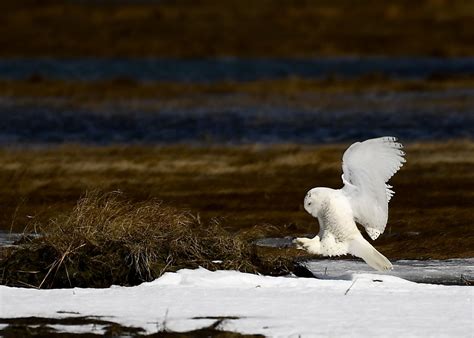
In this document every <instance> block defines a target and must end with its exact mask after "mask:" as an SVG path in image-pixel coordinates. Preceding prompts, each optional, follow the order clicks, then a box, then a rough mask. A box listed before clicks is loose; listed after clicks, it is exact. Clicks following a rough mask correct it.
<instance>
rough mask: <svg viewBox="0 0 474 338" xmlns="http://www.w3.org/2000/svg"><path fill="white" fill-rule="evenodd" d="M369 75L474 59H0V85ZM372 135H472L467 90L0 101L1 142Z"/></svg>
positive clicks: (472, 101)
mask: <svg viewBox="0 0 474 338" xmlns="http://www.w3.org/2000/svg"><path fill="white" fill-rule="evenodd" d="M373 73H377V74H382V75H385V76H388V77H398V78H402V79H408V78H427V77H430V76H436V75H459V74H462V75H469V74H472V75H474V58H457V59H441V58H362V59H360V58H327V59H313V60H303V59H300V60H297V59H292V60H285V59H208V60H205V59H204V60H172V59H143V60H139V59H132V60H121V59H78V60H53V59H12V60H0V79H2V78H3V79H5V78H11V79H21V78H29V77H31V76H32V75H35V76H43V77H47V78H58V79H67V80H79V79H80V80H96V79H114V78H123V77H125V78H130V79H132V80H137V81H148V80H153V81H178V82H180V81H184V82H212V81H218V80H235V81H248V80H255V79H269V78H282V77H288V76H300V77H306V78H318V77H326V76H332V75H335V76H340V77H354V76H361V75H365V74H373ZM380 135H394V136H397V137H399V138H401V139H403V140H404V141H405V140H406V141H416V140H443V139H453V138H473V137H474V89H471V88H467V89H466V88H464V89H450V90H438V91H410V92H387V93H377V92H367V91H366V92H363V93H339V94H334V93H332V94H330V93H326V94H311V95H309V94H305V93H299V94H298V93H297V94H295V95H294V96H293V97H278V95H273V96H269V97H266V98H262V97H260V98H256V97H251V96H246V95H243V94H241V95H224V94H221V95H218V94H213V95H212V94H201V95H194V96H191V97H189V98H188V97H181V98H180V99H176V100H174V101H173V99H167V100H164V101H160V100H133V99H129V100H123V101H114V102H96V103H82V102H70V101H68V100H67V98H50V99H38V98H31V99H28V98H25V97H22V98H7V97H3V98H2V97H0V144H1V145H10V144H22V145H30V144H59V143H70V142H77V143H87V144H114V143H127V144H128V143H131V144H169V143H193V144H209V143H224V144H241V143H255V142H257V143H326V142H345V141H353V140H361V139H365V138H370V137H376V136H380Z"/></svg>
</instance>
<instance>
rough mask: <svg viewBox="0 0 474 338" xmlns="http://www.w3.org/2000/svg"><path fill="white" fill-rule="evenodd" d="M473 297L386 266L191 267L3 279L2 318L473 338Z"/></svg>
mask: <svg viewBox="0 0 474 338" xmlns="http://www.w3.org/2000/svg"><path fill="white" fill-rule="evenodd" d="M346 277H347V276H346ZM473 295H474V289H473V288H472V287H470V286H443V285H432V284H418V283H414V282H410V281H407V280H404V279H401V278H399V277H394V276H389V275H380V274H352V275H351V277H350V278H349V277H347V278H345V279H330V280H322V279H315V278H295V277H268V276H258V275H252V274H245V273H240V272H236V271H216V272H211V271H208V270H205V269H197V270H187V269H185V270H180V271H178V272H177V273H166V274H165V275H163V276H162V277H161V278H159V279H157V280H155V281H153V282H150V283H144V284H142V285H139V286H136V287H111V288H108V289H79V288H76V289H55V290H35V289H22V288H11V287H5V286H1V287H0V301H1V307H0V318H20V317H29V316H36V317H47V318H64V317H71V316H78V317H79V316H81V317H82V316H91V317H92V316H94V317H101V319H104V320H108V321H112V322H117V323H121V324H122V325H125V326H133V327H139V328H143V329H144V330H146V332H147V333H153V332H157V331H160V330H163V329H165V328H166V329H167V330H172V331H189V330H193V329H197V328H202V327H206V326H209V325H211V324H213V323H215V322H216V320H217V318H219V317H227V319H225V320H223V321H222V322H221V324H220V325H219V326H218V329H221V330H229V331H236V332H241V333H260V334H263V335H267V336H299V335H301V336H315V335H316V336H323V337H326V336H330V337H345V336H351V337H354V336H355V337H362V336H363V337H369V336H372V337H375V336H377V337H380V336H384V337H406V336H410V337H413V336H416V337H428V336H431V337H433V336H436V337H473V332H474V321H473V319H474V318H473V307H474V305H473V304H474V303H473ZM71 329H73V330H77V327H74V328H73V327H71ZM61 330H68V328H67V326H61Z"/></svg>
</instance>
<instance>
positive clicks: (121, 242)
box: [0, 192, 293, 288]
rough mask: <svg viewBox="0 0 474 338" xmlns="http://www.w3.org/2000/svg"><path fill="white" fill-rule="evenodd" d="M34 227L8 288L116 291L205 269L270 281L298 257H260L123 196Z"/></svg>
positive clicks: (213, 230)
mask: <svg viewBox="0 0 474 338" xmlns="http://www.w3.org/2000/svg"><path fill="white" fill-rule="evenodd" d="M31 226H33V227H34V229H36V231H38V233H39V234H40V237H37V238H33V239H32V238H29V239H28V238H26V239H23V240H22V243H20V245H19V246H18V247H17V248H14V249H12V250H11V251H10V252H8V253H6V255H5V256H6V257H4V259H3V260H2V261H1V262H0V269H1V270H2V279H1V284H6V285H14V286H28V287H37V288H50V287H77V286H79V287H108V286H110V285H112V284H119V285H136V284H139V283H141V282H144V281H151V280H153V279H155V278H157V277H159V276H160V275H162V274H163V273H164V272H166V271H176V270H178V269H181V268H197V267H199V266H202V267H204V268H207V269H211V270H216V269H232V270H239V271H244V272H252V273H257V272H260V273H265V274H270V275H281V274H287V273H289V272H290V271H292V269H293V268H292V260H291V258H289V257H283V256H279V255H277V256H274V255H270V256H268V255H267V256H265V255H259V254H258V252H257V248H256V247H255V245H253V244H251V242H250V240H248V238H246V237H245V236H243V235H239V234H232V233H230V232H228V231H226V230H225V229H224V228H223V227H222V226H221V225H220V224H219V222H217V221H211V222H208V223H203V222H202V221H201V220H200V219H199V217H196V216H193V215H192V214H191V213H188V212H183V211H178V210H176V209H174V208H172V207H169V206H165V205H163V204H162V202H160V201H157V200H147V201H143V202H132V201H131V200H128V199H126V198H125V197H124V196H123V195H122V194H121V193H120V192H111V193H105V194H103V193H99V192H92V193H88V194H86V195H85V196H84V197H83V198H81V199H80V200H79V201H78V203H77V205H76V206H75V207H74V208H73V210H72V211H70V212H69V213H66V214H64V215H60V216H58V217H56V218H53V219H51V220H49V222H48V223H47V224H45V225H42V224H32V225H31ZM247 236H248V233H247ZM251 237H253V236H251Z"/></svg>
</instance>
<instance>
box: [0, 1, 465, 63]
mask: <svg viewBox="0 0 474 338" xmlns="http://www.w3.org/2000/svg"><path fill="white" fill-rule="evenodd" d="M473 12H474V11H473V3H472V2H471V1H464V0H451V1H443V0H425V1H419V2H417V4H416V6H413V2H412V1H408V0H397V1H390V2H386V1H369V0H363V1H362V0H361V1H358V2H357V4H356V5H355V4H354V2H353V1H349V0H337V1H328V0H319V1H271V0H261V1H249V0H245V1H236V0H226V1H210V0H202V1H198V2H196V1H189V0H178V1H159V2H157V1H132V0H124V1H91V0H87V1H59V0H47V1H46V0H44V1H40V2H39V1H32V0H21V1H2V2H1V4H0V22H2V23H3V24H2V25H1V26H0V45H1V46H2V48H1V49H0V55H1V56H3V57H34V56H43V57H45V56H46V57H78V56H82V57H104V56H108V57H151V56H155V57H184V58H189V57H213V56H219V57H228V56H240V57H266V56H274V57H314V56H321V55H323V56H333V55H434V56H471V55H473V48H474V47H473V46H474V45H473V44H472V32H473V23H474V20H472V13H473ZM25 41H27V43H25Z"/></svg>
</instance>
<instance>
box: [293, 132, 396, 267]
mask: <svg viewBox="0 0 474 338" xmlns="http://www.w3.org/2000/svg"><path fill="white" fill-rule="evenodd" d="M402 148H403V146H402V145H401V144H400V143H398V142H397V139H396V138H395V137H381V138H375V139H370V140H367V141H364V142H356V143H354V144H353V145H351V146H350V147H349V148H348V149H347V150H346V152H345V153H344V155H343V157H342V171H343V174H342V182H343V183H344V187H343V188H342V189H339V190H334V189H329V188H314V189H311V190H310V191H309V192H308V193H307V195H306V197H305V199H304V208H305V210H306V211H307V212H309V213H310V214H311V215H312V216H313V217H316V218H317V219H318V222H319V226H320V230H319V233H318V235H317V236H316V237H314V238H296V239H295V243H296V245H297V247H298V248H300V249H305V250H307V251H308V252H309V253H312V254H318V255H323V256H338V255H344V254H347V253H349V254H351V255H354V256H357V257H360V258H362V259H363V260H364V261H365V262H366V263H367V264H368V265H370V266H371V267H373V268H374V269H376V270H379V271H387V270H390V269H392V264H391V263H390V261H389V260H388V259H387V258H386V257H385V256H383V255H382V254H381V253H379V252H378V251H377V250H376V249H375V248H374V247H373V246H372V245H371V244H370V243H369V242H368V241H366V240H365V239H364V237H362V234H361V233H360V232H359V229H358V228H357V225H356V223H355V222H357V223H359V224H361V225H363V226H364V228H365V231H366V232H367V234H368V235H369V236H370V238H372V239H373V240H374V239H376V238H377V237H379V235H380V234H381V233H383V231H384V230H385V226H386V224H387V219H388V202H389V201H390V198H391V197H392V196H393V194H394V192H393V191H392V190H391V188H392V186H390V185H388V184H386V182H387V181H388V180H389V179H390V178H391V177H392V176H393V175H394V174H395V173H396V172H397V171H398V170H399V169H400V168H401V166H402V165H403V163H404V162H405V159H404V157H403V156H404V155H405V153H404V152H403V151H402V150H401V149H402Z"/></svg>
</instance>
